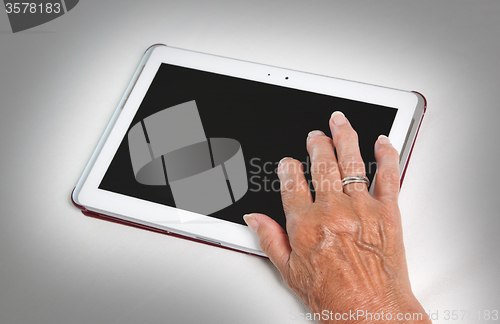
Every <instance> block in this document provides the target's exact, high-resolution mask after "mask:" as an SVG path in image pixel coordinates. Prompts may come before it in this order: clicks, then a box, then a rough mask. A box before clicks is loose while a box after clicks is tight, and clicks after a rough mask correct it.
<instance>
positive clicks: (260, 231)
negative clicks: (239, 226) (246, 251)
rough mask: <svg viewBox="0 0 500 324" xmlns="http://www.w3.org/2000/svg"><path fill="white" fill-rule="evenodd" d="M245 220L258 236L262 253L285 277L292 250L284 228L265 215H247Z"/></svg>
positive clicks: (244, 217)
mask: <svg viewBox="0 0 500 324" xmlns="http://www.w3.org/2000/svg"><path fill="white" fill-rule="evenodd" d="M243 219H244V220H245V223H247V225H248V227H250V229H251V230H252V231H253V232H254V233H255V234H256V235H257V238H258V239H259V245H260V248H261V249H262V252H264V253H265V254H266V255H267V256H268V257H269V260H271V262H272V263H273V264H274V265H275V266H276V268H278V270H279V271H280V272H281V274H282V275H285V274H286V268H287V264H288V260H289V259H290V253H291V252H292V248H291V247H290V242H289V240H288V235H287V234H286V233H285V231H284V230H283V228H282V227H281V226H280V225H279V224H278V223H276V221H274V220H273V219H271V218H270V217H268V216H266V215H264V214H257V213H253V214H247V215H244V216H243Z"/></svg>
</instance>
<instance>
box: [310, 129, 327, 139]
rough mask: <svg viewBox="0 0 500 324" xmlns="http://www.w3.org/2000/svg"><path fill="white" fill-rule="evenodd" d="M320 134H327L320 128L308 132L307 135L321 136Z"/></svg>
mask: <svg viewBox="0 0 500 324" xmlns="http://www.w3.org/2000/svg"><path fill="white" fill-rule="evenodd" d="M320 135H325V133H323V132H322V131H320V130H313V131H310V132H309V134H307V137H308V138H309V137H314V136H320Z"/></svg>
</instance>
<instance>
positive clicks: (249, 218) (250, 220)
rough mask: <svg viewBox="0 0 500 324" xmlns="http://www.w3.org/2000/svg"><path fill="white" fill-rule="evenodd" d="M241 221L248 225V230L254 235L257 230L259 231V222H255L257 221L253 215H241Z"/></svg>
mask: <svg viewBox="0 0 500 324" xmlns="http://www.w3.org/2000/svg"><path fill="white" fill-rule="evenodd" d="M243 220H244V221H245V223H246V224H247V225H248V227H250V229H251V230H252V231H254V233H256V232H257V230H258V229H259V222H258V221H257V219H256V218H255V216H254V215H253V214H245V215H243Z"/></svg>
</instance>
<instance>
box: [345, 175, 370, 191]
mask: <svg viewBox="0 0 500 324" xmlns="http://www.w3.org/2000/svg"><path fill="white" fill-rule="evenodd" d="M357 182H363V183H365V184H366V187H367V188H368V187H369V186H370V180H368V178H367V177H366V176H365V175H357V176H352V177H345V178H344V179H342V189H344V186H345V185H348V184H350V183H357Z"/></svg>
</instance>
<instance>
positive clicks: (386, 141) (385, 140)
mask: <svg viewBox="0 0 500 324" xmlns="http://www.w3.org/2000/svg"><path fill="white" fill-rule="evenodd" d="M377 141H378V142H379V144H383V145H385V144H391V141H390V140H389V137H387V136H385V135H380V136H379V137H378V139H377Z"/></svg>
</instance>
